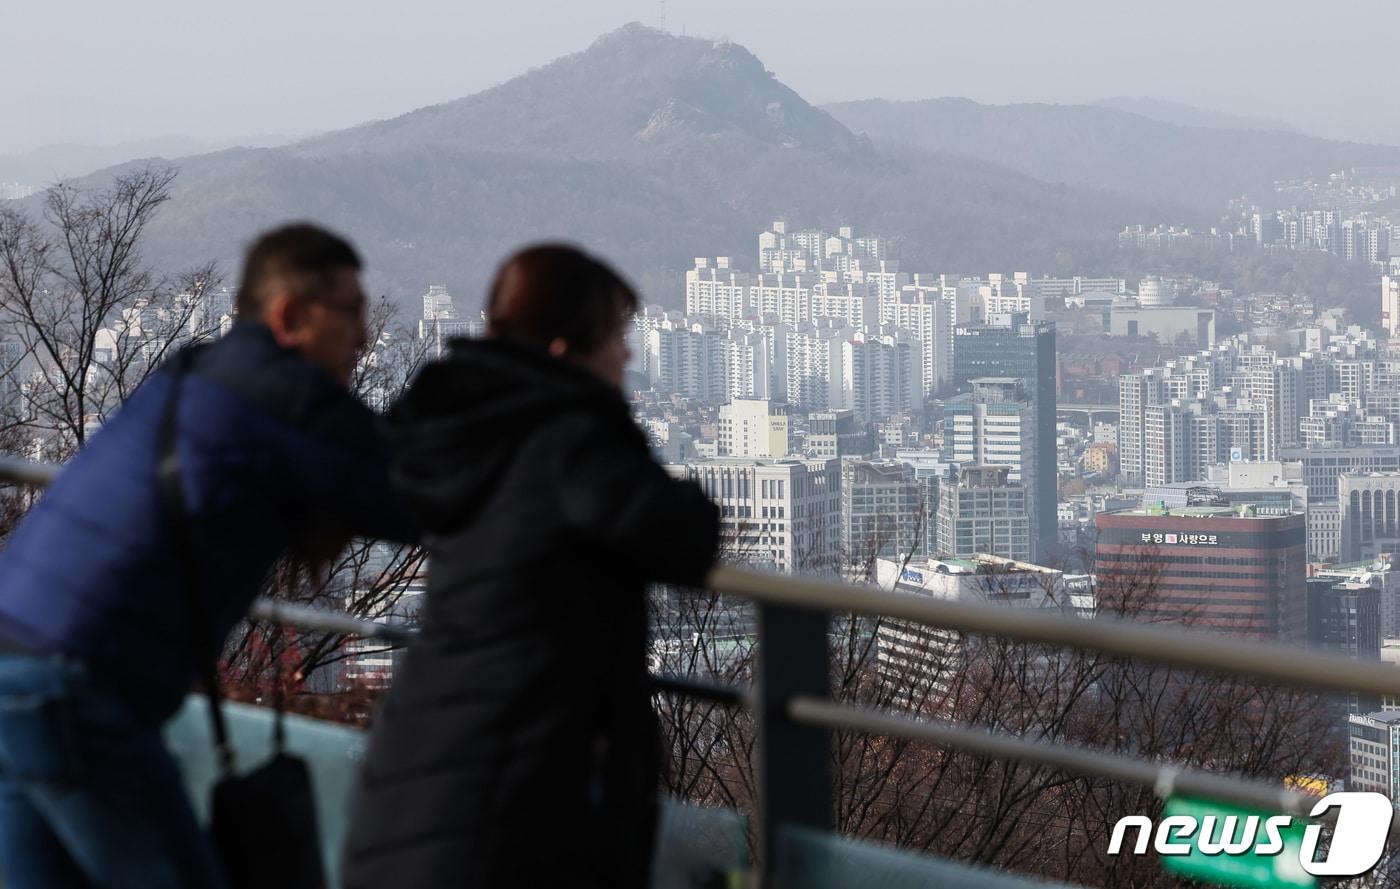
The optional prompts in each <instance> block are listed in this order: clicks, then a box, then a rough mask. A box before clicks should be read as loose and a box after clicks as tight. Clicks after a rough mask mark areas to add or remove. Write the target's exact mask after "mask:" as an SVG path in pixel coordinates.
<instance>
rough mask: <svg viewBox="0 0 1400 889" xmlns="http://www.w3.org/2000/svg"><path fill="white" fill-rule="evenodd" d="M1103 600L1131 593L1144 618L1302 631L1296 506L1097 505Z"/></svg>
mask: <svg viewBox="0 0 1400 889" xmlns="http://www.w3.org/2000/svg"><path fill="white" fill-rule="evenodd" d="M1095 525H1096V527H1097V529H1098V545H1097V547H1096V552H1095V561H1096V564H1095V570H1094V573H1095V574H1097V575H1098V576H1099V598H1100V601H1101V602H1102V601H1112V600H1114V599H1115V598H1116V599H1118V600H1120V601H1122V600H1130V601H1137V602H1139V604H1140V605H1141V606H1142V607H1144V608H1145V611H1144V612H1143V613H1142V615H1141V617H1142V619H1145V620H1146V619H1154V620H1168V621H1180V622H1183V623H1188V624H1190V625H1192V626H1196V627H1201V628H1206V629H1215V630H1220V631H1224V632H1229V633H1235V634H1240V635H1244V636H1250V637H1253V638H1256V639H1268V640H1276V641H1282V642H1302V641H1304V639H1306V637H1307V596H1306V592H1305V590H1304V580H1305V577H1306V572H1307V553H1306V527H1305V519H1304V517H1303V516H1302V515H1301V514H1291V515H1275V514H1263V513H1261V512H1256V511H1252V510H1249V509H1248V508H1245V509H1244V514H1243V515H1241V514H1240V511H1239V510H1237V509H1236V508H1234V507H1229V506H1187V507H1181V508H1177V509H1160V508H1156V507H1150V508H1148V509H1140V510H1130V511H1124V512H1113V513H1099V515H1098V516H1097V517H1096V518H1095Z"/></svg>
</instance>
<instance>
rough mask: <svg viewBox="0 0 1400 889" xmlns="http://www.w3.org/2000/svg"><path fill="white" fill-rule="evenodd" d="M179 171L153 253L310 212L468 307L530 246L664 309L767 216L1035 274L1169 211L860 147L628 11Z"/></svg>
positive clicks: (407, 290)
mask: <svg viewBox="0 0 1400 889" xmlns="http://www.w3.org/2000/svg"><path fill="white" fill-rule="evenodd" d="M179 165H180V167H181V173H180V176H179V177H178V178H177V180H176V182H175V186H174V191H173V195H172V200H171V202H170V203H169V204H168V205H167V207H165V208H163V209H162V213H161V215H160V216H158V217H157V219H156V220H155V222H154V223H153V224H152V225H151V227H150V229H149V235H150V238H149V242H148V248H147V255H148V256H149V258H150V259H151V260H152V261H153V262H155V263H158V264H159V265H161V266H162V267H166V268H178V267H182V266H185V265H190V264H193V263H194V262H196V261H199V260H203V259H207V258H214V259H218V260H220V261H221V262H222V263H223V265H224V267H225V268H227V269H234V268H236V267H237V265H236V263H237V261H238V255H239V253H240V251H241V249H242V248H243V246H244V245H245V242H246V241H247V240H248V239H249V238H251V237H252V236H253V235H254V234H255V233H256V232H257V231H258V230H259V229H261V228H264V227H267V226H270V225H274V224H277V223H279V222H282V221H285V220H288V219H302V218H308V219H314V220H317V221H320V222H323V223H325V224H327V225H329V226H331V227H334V228H336V229H338V230H340V231H343V232H344V233H346V234H347V235H348V236H350V237H351V238H352V239H353V240H355V242H356V243H357V244H358V245H359V246H360V247H361V250H362V252H363V253H364V255H365V258H366V260H367V278H366V279H367V282H368V284H369V286H370V287H371V288H372V289H374V290H378V291H384V292H389V293H391V294H393V295H395V297H396V298H397V299H399V300H401V301H402V303H403V304H404V305H405V307H408V306H411V305H412V301H413V299H414V298H415V297H416V296H417V294H419V293H421V292H422V290H423V289H424V288H425V287H426V286H427V284H428V283H446V284H448V285H449V287H450V288H451V289H452V290H453V292H454V293H455V294H458V296H459V299H460V302H461V305H462V307H463V308H464V309H468V310H470V308H471V306H473V305H475V304H476V303H477V299H478V295H479V294H480V293H481V292H482V291H483V290H484V287H485V284H486V282H487V280H489V278H490V276H491V274H492V272H493V271H494V269H495V266H496V264H497V263H498V262H499V261H500V260H501V259H502V258H503V257H504V256H505V255H506V254H507V253H508V252H509V251H510V250H512V249H514V248H516V247H518V246H520V245H522V244H524V243H527V242H532V241H540V240H571V241H576V242H581V243H583V244H584V246H586V247H588V248H590V249H592V250H595V251H596V252H598V253H599V254H600V255H602V256H604V257H606V258H608V259H610V260H612V261H613V262H614V263H615V264H617V265H618V267H619V268H620V269H622V270H623V271H624V273H626V274H627V275H628V276H629V277H632V278H635V279H637V280H638V281H639V283H640V284H641V286H642V289H643V291H644V295H645V296H646V297H647V298H648V299H652V300H655V301H658V302H662V303H663V304H670V305H676V304H678V303H679V301H680V300H681V298H682V293H683V289H682V286H681V273H682V271H683V270H684V269H685V268H688V267H689V265H690V261H691V258H693V257H694V256H696V255H705V254H709V255H726V254H727V255H731V256H735V257H738V258H739V262H740V264H741V266H747V265H748V264H749V263H748V262H746V261H745V260H744V259H743V258H744V257H749V256H751V255H752V254H753V253H754V250H755V238H756V236H757V234H758V233H759V232H760V231H762V230H763V229H764V228H766V227H767V225H768V224H769V223H770V222H771V220H772V219H774V218H778V217H786V218H787V219H789V220H791V221H792V222H793V223H794V224H798V225H813V226H822V227H833V228H834V227H835V226H837V225H841V224H850V225H854V226H856V227H857V229H859V230H861V231H865V232H870V233H872V234H880V235H883V236H885V237H887V238H889V239H890V240H891V241H892V242H893V243H895V244H897V245H899V253H900V257H899V258H901V259H902V260H903V261H904V264H905V266H906V267H907V268H910V269H911V270H923V271H931V272H932V271H958V270H974V269H976V270H983V269H987V268H1007V267H1012V266H1015V267H1017V268H1028V269H1031V270H1034V271H1038V272H1047V273H1055V272H1060V271H1066V270H1069V269H1071V268H1084V267H1085V264H1086V263H1088V264H1092V262H1093V258H1094V257H1095V256H1096V255H1098V254H1100V253H1102V252H1103V251H1105V250H1112V249H1114V248H1113V238H1112V235H1113V233H1114V232H1116V231H1117V230H1118V229H1119V228H1121V227H1122V226H1123V225H1124V224H1126V223H1128V222H1138V221H1144V220H1149V219H1156V218H1159V216H1160V215H1161V214H1166V215H1168V216H1169V217H1170V218H1173V219H1181V218H1183V214H1179V213H1178V212H1177V210H1178V209H1179V208H1177V207H1175V205H1173V204H1171V203H1170V202H1165V201H1157V202H1143V201H1138V200H1135V199H1124V198H1121V197H1118V196H1114V195H1110V194H1107V193H1104V192H1102V191H1099V190H1095V189H1078V188H1069V187H1066V186H1063V185H1058V184H1047V183H1044V182H1039V181H1036V180H1034V179H1033V178H1031V177H1029V176H1027V175H1025V174H1023V173H1019V172H1016V171H1013V170H1009V169H1005V168H1003V167H999V166H997V165H995V164H992V163H989V162H986V161H983V160H977V159H970V158H964V157H955V156H953V155H950V154H946V153H930V152H927V151H923V150H919V149H909V148H903V147H899V146H890V147H886V148H877V147H876V146H875V145H874V144H873V143H872V142H871V141H870V140H869V139H867V138H865V137H863V136H860V135H857V134H855V133H853V132H852V131H851V130H850V129H849V128H847V127H846V126H845V125H843V124H842V123H840V122H839V121H838V120H836V119H835V118H834V117H833V116H832V115H831V114H829V113H828V112H827V111H825V110H823V109H819V108H816V107H815V106H813V105H811V104H810V103H808V102H806V101H805V100H804V99H802V97H801V96H800V95H798V94H797V93H796V92H795V91H793V90H792V89H791V88H789V87H788V86H787V85H785V84H783V83H782V82H781V81H780V80H779V79H778V78H777V77H776V76H775V75H773V74H772V73H771V72H769V71H768V70H767V69H766V68H764V66H763V64H762V62H761V61H760V60H759V59H758V58H757V57H755V56H754V55H753V54H752V53H750V52H749V51H748V50H746V49H744V48H743V47H741V46H738V45H737V44H733V43H728V42H722V41H721V42H717V41H706V40H700V39H698V38H686V37H677V36H674V35H669V34H664V33H662V32H658V31H654V30H652V29H648V28H644V27H642V26H637V25H631V26H626V27H624V28H622V29H619V30H618V31H614V32H611V33H610V34H607V35H604V36H603V37H601V38H599V39H598V40H597V41H595V42H594V43H593V44H592V45H591V46H589V47H588V48H586V49H584V50H582V51H581V52H578V53H574V54H571V55H568V56H564V57H563V58H561V59H559V60H556V61H555V62H552V63H550V64H548V65H544V66H541V67H538V68H535V69H532V70H531V71H528V72H526V73H525V74H522V75H521V76H519V77H516V78H513V79H511V80H508V81H506V82H504V83H502V84H498V85H497V86H494V87H492V88H490V89H487V90H483V91H481V92H478V93H475V94H473V95H471V96H467V97H464V98H462V99H457V100H453V101H451V102H445V103H440V104H438V105H433V106H427V107H425V108H420V109H416V110H414V111H410V112H408V113H406V114H403V115H400V116H398V117H394V118H390V119H387V120H382V121H372V122H367V123H365V124H362V125H359V126H356V127H352V128H349V129H346V130H341V131H337V132H333V133H328V134H323V135H320V136H316V137H313V138H310V139H304V140H301V141H299V142H296V143H293V144H291V145H288V146H283V147H278V148H267V149H229V150H226V151H222V152H217V153H214V154H207V155H199V156H195V157H190V158H184V159H181V160H180V161H179ZM112 173H113V171H112V170H109V171H106V172H105V173H103V174H100V175H96V176H94V177H90V178H89V179H88V180H86V181H88V182H90V183H93V184H97V183H100V182H101V181H102V180H103V178H104V177H110V176H111V175H112ZM1185 215H1189V214H1185ZM1188 221H1192V222H1195V220H1194V219H1189V220H1188Z"/></svg>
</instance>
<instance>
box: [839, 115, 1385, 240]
mask: <svg viewBox="0 0 1400 889" xmlns="http://www.w3.org/2000/svg"><path fill="white" fill-rule="evenodd" d="M823 107H824V108H825V110H827V111H829V112H830V113H831V114H832V116H833V117H835V118H836V119H837V120H839V121H841V122H842V123H844V124H845V125H846V126H847V127H848V128H849V129H851V130H852V131H853V132H863V133H865V134H866V135H867V136H869V137H870V138H871V139H873V140H875V141H876V142H885V143H897V144H904V145H910V146H914V147H918V148H923V149H926V150H930V151H947V152H951V153H953V154H961V155H969V154H976V155H977V156H979V157H983V158H985V159H987V160H990V161H992V162H995V163H999V164H1002V165H1004V166H1006V167H1009V168H1011V169H1014V170H1018V171H1020V172H1022V173H1025V174H1027V175H1030V176H1033V177H1035V178H1037V179H1041V180H1043V181H1047V182H1064V183H1066V184H1068V185H1072V186H1090V187H1096V188H1105V189H1109V190H1111V191H1115V192H1118V193H1121V194H1124V195H1129V196H1132V197H1135V198H1138V199H1140V200H1149V201H1162V200H1166V201H1177V202H1183V203H1187V204H1189V205H1191V206H1192V207H1194V208H1195V210H1196V211H1197V212H1198V213H1209V214H1219V213H1220V212H1222V211H1224V209H1225V208H1226V206H1227V205H1228V203H1229V202H1230V201H1231V200H1233V199H1236V198H1239V197H1242V196H1247V197H1248V198H1249V199H1250V200H1252V201H1255V202H1257V203H1259V204H1260V205H1262V206H1265V207H1272V206H1275V205H1277V204H1278V203H1279V201H1278V199H1277V198H1276V196H1275V195H1274V193H1273V182H1274V181H1275V180H1279V179H1296V178H1305V177H1319V176H1325V175H1326V174H1327V173H1330V172H1333V171H1335V170H1340V169H1345V168H1347V167H1352V166H1365V165H1372V164H1385V165H1390V164H1400V148H1394V147H1391V146H1384V145H1365V144H1360V143H1351V142H1336V141H1333V140H1328V139H1320V138H1318V137H1315V136H1308V135H1305V134H1302V133H1289V132H1280V131H1260V130H1230V129H1218V128H1206V127H1187V126H1181V125H1178V124H1171V123H1164V122H1162V121H1157V120H1152V119H1150V118H1148V117H1144V116H1142V115H1140V114H1136V113H1132V112H1127V111H1120V110H1117V109H1114V108H1104V107H1098V106H1093V105H1051V104H1044V103H1020V104H1013V105H982V104H979V103H977V102H973V101H971V100H970V99H963V98H942V99H924V100H919V101H911V102H892V101H888V100H885V99H868V100H861V101H856V102H841V103H834V104H829V105H826V106H823ZM1154 221H1171V220H1154Z"/></svg>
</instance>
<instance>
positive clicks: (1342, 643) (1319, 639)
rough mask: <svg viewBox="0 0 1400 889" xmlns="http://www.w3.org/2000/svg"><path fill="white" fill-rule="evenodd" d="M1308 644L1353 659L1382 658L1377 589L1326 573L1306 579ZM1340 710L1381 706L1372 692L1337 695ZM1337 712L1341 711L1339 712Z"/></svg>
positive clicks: (1366, 710) (1373, 708) (1378, 659)
mask: <svg viewBox="0 0 1400 889" xmlns="http://www.w3.org/2000/svg"><path fill="white" fill-rule="evenodd" d="M1307 594H1308V644H1309V645H1311V646H1314V647H1316V648H1321V649H1324V650H1326V651H1330V652H1332V653H1334V654H1340V655H1343V656H1345V657H1349V658H1351V659H1352V660H1356V661H1370V662H1373V663H1375V662H1379V661H1380V659H1381V598H1380V590H1378V589H1377V588H1375V587H1373V586H1371V585H1370V584H1366V583H1358V582H1355V581H1349V580H1342V581H1339V580H1337V579H1335V578H1328V577H1313V578H1309V579H1308V581H1307ZM1338 703H1339V704H1340V705H1341V710H1342V712H1343V713H1370V712H1371V711H1373V710H1379V709H1380V707H1381V701H1380V698H1379V697H1377V696H1373V695H1362V694H1356V693H1354V692H1353V693H1351V694H1346V695H1340V696H1339V699H1338ZM1339 715H1340V714H1339Z"/></svg>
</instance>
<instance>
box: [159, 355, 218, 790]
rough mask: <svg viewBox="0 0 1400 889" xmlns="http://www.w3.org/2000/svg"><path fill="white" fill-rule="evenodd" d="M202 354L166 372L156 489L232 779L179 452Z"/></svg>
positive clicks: (178, 360)
mask: <svg viewBox="0 0 1400 889" xmlns="http://www.w3.org/2000/svg"><path fill="white" fill-rule="evenodd" d="M199 349H200V347H199V346H189V347H186V348H184V349H181V350H180V351H179V352H177V353H176V354H175V357H174V358H172V359H170V361H169V362H167V363H166V365H165V368H164V369H163V372H164V373H166V374H167V375H169V377H170V397H169V398H167V399H166V402H165V411H164V413H163V414H162V415H161V420H160V431H159V439H158V441H157V448H158V450H157V454H158V457H157V458H156V484H157V486H158V488H159V492H160V500H161V506H162V509H163V512H164V517H165V524H166V532H167V533H168V534H169V536H170V540H171V542H172V543H173V544H174V550H175V563H176V565H177V571H178V574H179V582H180V586H181V587H182V588H183V590H184V593H185V598H186V600H187V602H188V603H189V609H190V621H191V622H192V623H193V625H194V626H193V632H192V634H191V638H192V640H193V647H194V656H195V662H196V664H197V665H198V669H199V673H200V681H201V682H203V683H204V690H205V694H207V695H208V696H209V725H210V728H211V729H212V731H213V737H214V754H215V757H216V758H217V760H218V768H219V773H220V775H221V776H222V777H228V776H230V775H232V774H233V766H234V758H233V747H232V745H231V744H229V739H228V726H227V725H226V724H225V722H224V708H223V690H222V688H221V687H220V685H219V652H218V646H217V644H216V642H215V640H213V639H212V638H210V636H211V630H212V627H213V615H212V614H211V612H210V609H209V603H208V601H206V599H205V597H204V595H203V594H202V593H201V592H200V584H199V569H198V564H197V561H196V559H195V542H194V538H193V536H192V535H191V533H190V520H189V513H188V512H187V511H186V509H185V486H184V483H183V481H182V480H181V478H180V472H181V464H180V451H179V448H178V447H177V437H178V436H177V435H176V432H177V428H176V427H177V414H178V413H179V406H180V387H181V385H182V384H183V383H184V380H185V374H186V372H187V371H189V369H190V365H191V364H193V363H194V356H195V355H196V354H197V353H198V351H199Z"/></svg>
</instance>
